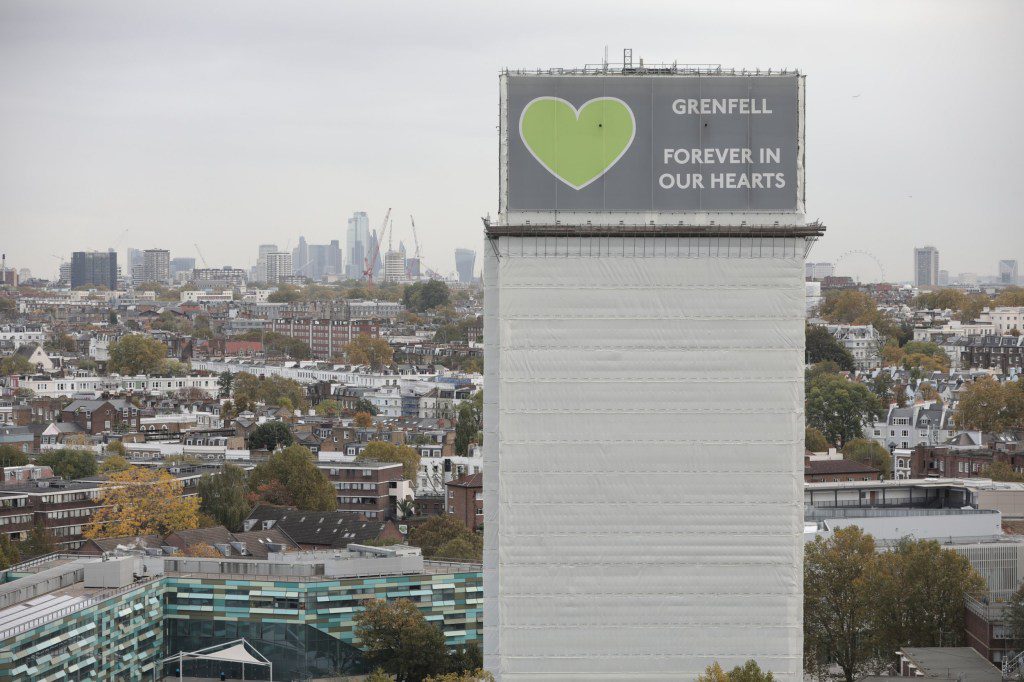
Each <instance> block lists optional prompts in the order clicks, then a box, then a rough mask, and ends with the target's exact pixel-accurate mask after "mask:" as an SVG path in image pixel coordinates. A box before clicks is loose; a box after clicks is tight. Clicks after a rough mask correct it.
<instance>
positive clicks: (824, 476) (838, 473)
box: [804, 458, 882, 483]
mask: <svg viewBox="0 0 1024 682" xmlns="http://www.w3.org/2000/svg"><path fill="white" fill-rule="evenodd" d="M880 480H882V472H881V470H880V469H878V468H877V467H873V466H869V465H867V464H861V463H860V462H852V461H850V460H846V459H813V460H812V459H810V458H804V482H805V483H833V482H837V481H880Z"/></svg>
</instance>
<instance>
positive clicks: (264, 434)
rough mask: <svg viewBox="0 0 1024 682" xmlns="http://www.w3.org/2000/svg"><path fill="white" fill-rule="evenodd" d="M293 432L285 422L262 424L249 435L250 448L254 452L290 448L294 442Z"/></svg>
mask: <svg viewBox="0 0 1024 682" xmlns="http://www.w3.org/2000/svg"><path fill="white" fill-rule="evenodd" d="M294 440H295V438H294V436H292V430H291V429H289V428H288V425H287V424H285V423H284V422H267V423H265V424H260V425H259V426H257V427H256V428H255V429H253V430H252V432H251V433H250V434H249V448H251V449H253V450H276V449H277V448H278V447H279V446H280V447H288V446H289V445H291V444H292V443H293V442H294Z"/></svg>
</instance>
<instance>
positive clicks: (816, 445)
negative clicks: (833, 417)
mask: <svg viewBox="0 0 1024 682" xmlns="http://www.w3.org/2000/svg"><path fill="white" fill-rule="evenodd" d="M830 447H832V446H831V445H829V442H828V440H827V439H826V438H825V436H824V434H822V432H821V431H819V430H818V429H815V428H812V427H810V426H808V427H806V428H805V429H804V449H805V450H810V451H811V452H827V451H828V449H829V448H830Z"/></svg>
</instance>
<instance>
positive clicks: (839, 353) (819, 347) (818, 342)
mask: <svg viewBox="0 0 1024 682" xmlns="http://www.w3.org/2000/svg"><path fill="white" fill-rule="evenodd" d="M804 338H805V342H806V344H807V346H806V347H807V364H809V365H813V364H815V363H817V362H823V361H826V360H827V361H830V362H834V363H836V364H837V365H838V366H839V368H840V369H841V370H844V371H847V372H850V371H853V369H854V364H853V355H851V354H850V351H848V350H846V347H845V346H843V344H841V343H839V341H837V340H836V338H835V337H834V336H832V335H831V334H829V333H828V329H826V328H825V327H823V326H821V325H811V324H809V325H807V326H806V327H805V329H804Z"/></svg>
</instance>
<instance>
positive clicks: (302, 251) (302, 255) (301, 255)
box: [292, 237, 318, 279]
mask: <svg viewBox="0 0 1024 682" xmlns="http://www.w3.org/2000/svg"><path fill="white" fill-rule="evenodd" d="M309 266H310V260H309V244H307V243H306V238H305V237H299V245H298V246H296V247H295V249H294V250H293V251H292V267H293V268H294V269H295V274H296V275H302V276H303V277H310V275H309V274H308V272H309ZM312 279H318V278H316V277H312Z"/></svg>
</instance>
